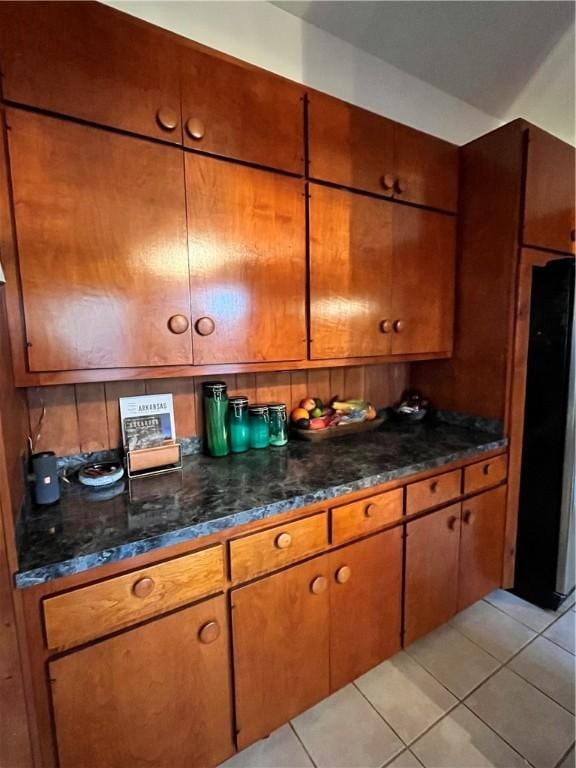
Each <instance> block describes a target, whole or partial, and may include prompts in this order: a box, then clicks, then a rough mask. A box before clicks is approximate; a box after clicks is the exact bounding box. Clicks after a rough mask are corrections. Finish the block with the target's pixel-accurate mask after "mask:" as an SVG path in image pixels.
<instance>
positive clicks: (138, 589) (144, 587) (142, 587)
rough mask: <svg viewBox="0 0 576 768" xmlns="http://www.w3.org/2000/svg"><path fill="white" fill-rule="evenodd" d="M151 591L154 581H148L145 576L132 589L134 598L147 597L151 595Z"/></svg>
mask: <svg viewBox="0 0 576 768" xmlns="http://www.w3.org/2000/svg"><path fill="white" fill-rule="evenodd" d="M153 591H154V579H150V578H149V577H148V576H145V577H144V578H143V579H138V581H137V582H136V583H135V584H134V586H133V587H132V592H133V593H134V594H135V595H136V597H148V595H151V594H152V592H153Z"/></svg>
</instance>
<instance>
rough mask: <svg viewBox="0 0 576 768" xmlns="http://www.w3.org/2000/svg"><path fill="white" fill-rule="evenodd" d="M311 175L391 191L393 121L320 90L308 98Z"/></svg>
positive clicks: (353, 187)
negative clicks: (388, 180)
mask: <svg viewBox="0 0 576 768" xmlns="http://www.w3.org/2000/svg"><path fill="white" fill-rule="evenodd" d="M308 142H309V169H308V173H309V176H310V178H312V179H319V180H322V181H331V182H333V183H334V184H340V185H341V186H343V187H351V188H352V189H364V190H366V191H367V192H375V193H376V194H390V195H392V194H393V181H392V182H391V184H390V186H389V187H387V186H386V185H385V177H390V176H392V177H393V174H394V123H393V122H392V121H391V120H387V119H386V118H385V117H381V116H380V115H376V114H374V113H373V112H368V111H367V110H365V109H360V108H359V107H354V106H353V105H352V104H347V103H346V102H345V101H340V99H334V98H332V97H331V96H326V95H324V94H321V93H312V94H310V96H309V97H308Z"/></svg>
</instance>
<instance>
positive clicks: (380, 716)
mask: <svg viewBox="0 0 576 768" xmlns="http://www.w3.org/2000/svg"><path fill="white" fill-rule="evenodd" d="M360 677H362V675H360ZM358 679H359V678H356V680H358ZM356 680H353V681H352V685H353V686H354V688H355V689H356V690H357V691H358V693H359V694H360V696H362V698H363V699H364V700H365V701H367V702H368V704H369V705H370V706H371V707H372V709H373V710H374V712H376V714H377V715H378V717H379V718H380V719H381V720H382V722H383V723H384V725H387V726H388V728H390V730H391V731H392V733H393V734H394V736H396V738H397V739H398V740H399V741H400V744H402V749H401V750H400V751H399V752H395V753H394V754H393V755H391V757H390V759H389V760H386V762H385V763H384V765H388V763H390V762H391V761H392V760H394V759H395V758H396V757H398V755H400V754H402V752H403V751H404V750H405V749H406V748H407V747H408V745H407V744H406V742H405V741H404V739H403V738H402V736H400V734H399V733H398V732H397V731H396V729H395V728H393V727H392V725H391V724H390V723H389V722H388V721H387V720H386V718H385V717H384V716H383V715H382V713H381V712H379V711H378V710H377V709H376V707H375V706H374V704H372V702H371V701H370V699H369V698H368V697H367V696H366V695H365V694H364V692H363V691H361V690H360V688H358V686H357V685H356Z"/></svg>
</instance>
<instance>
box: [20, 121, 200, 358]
mask: <svg viewBox="0 0 576 768" xmlns="http://www.w3.org/2000/svg"><path fill="white" fill-rule="evenodd" d="M7 121H8V125H9V128H10V130H9V132H8V136H9V151H10V160H11V170H12V185H13V197H14V211H15V223H16V238H17V245H18V253H19V267H20V280H21V287H22V297H23V308H24V319H25V327H26V338H27V346H28V349H27V352H28V364H29V367H30V370H31V371H63V370H73V369H82V368H112V367H131V366H146V365H155V366H158V365H176V364H189V363H190V361H191V359H192V348H191V333H190V330H189V327H188V326H189V320H188V318H189V316H190V289H189V284H188V281H189V268H188V249H187V243H186V202H185V190H184V174H183V170H182V156H181V153H180V152H179V151H178V150H177V149H176V148H173V147H170V146H167V145H162V144H158V143H153V142H149V141H145V140H142V139H135V138H133V137H129V136H122V135H120V134H116V133H112V132H109V131H103V130H101V129H99V128H92V127H88V126H84V125H79V124H77V123H72V122H69V121H64V120H60V119H58V118H54V117H45V116H42V115H38V114H34V113H31V112H23V111H21V110H18V109H10V110H8V111H7Z"/></svg>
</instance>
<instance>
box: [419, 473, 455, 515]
mask: <svg viewBox="0 0 576 768" xmlns="http://www.w3.org/2000/svg"><path fill="white" fill-rule="evenodd" d="M461 483H462V470H461V469H456V470H454V472H445V473H444V474H443V475H436V476H435V477H430V478H428V480H420V482H418V483H412V484H411V485H409V486H408V487H407V489H406V514H407V515H412V514H414V512H421V511H422V510H423V509H428V508H429V507H437V506H438V505H439V504H444V502H446V501H451V500H452V499H457V498H458V497H459V496H460V487H461Z"/></svg>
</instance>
